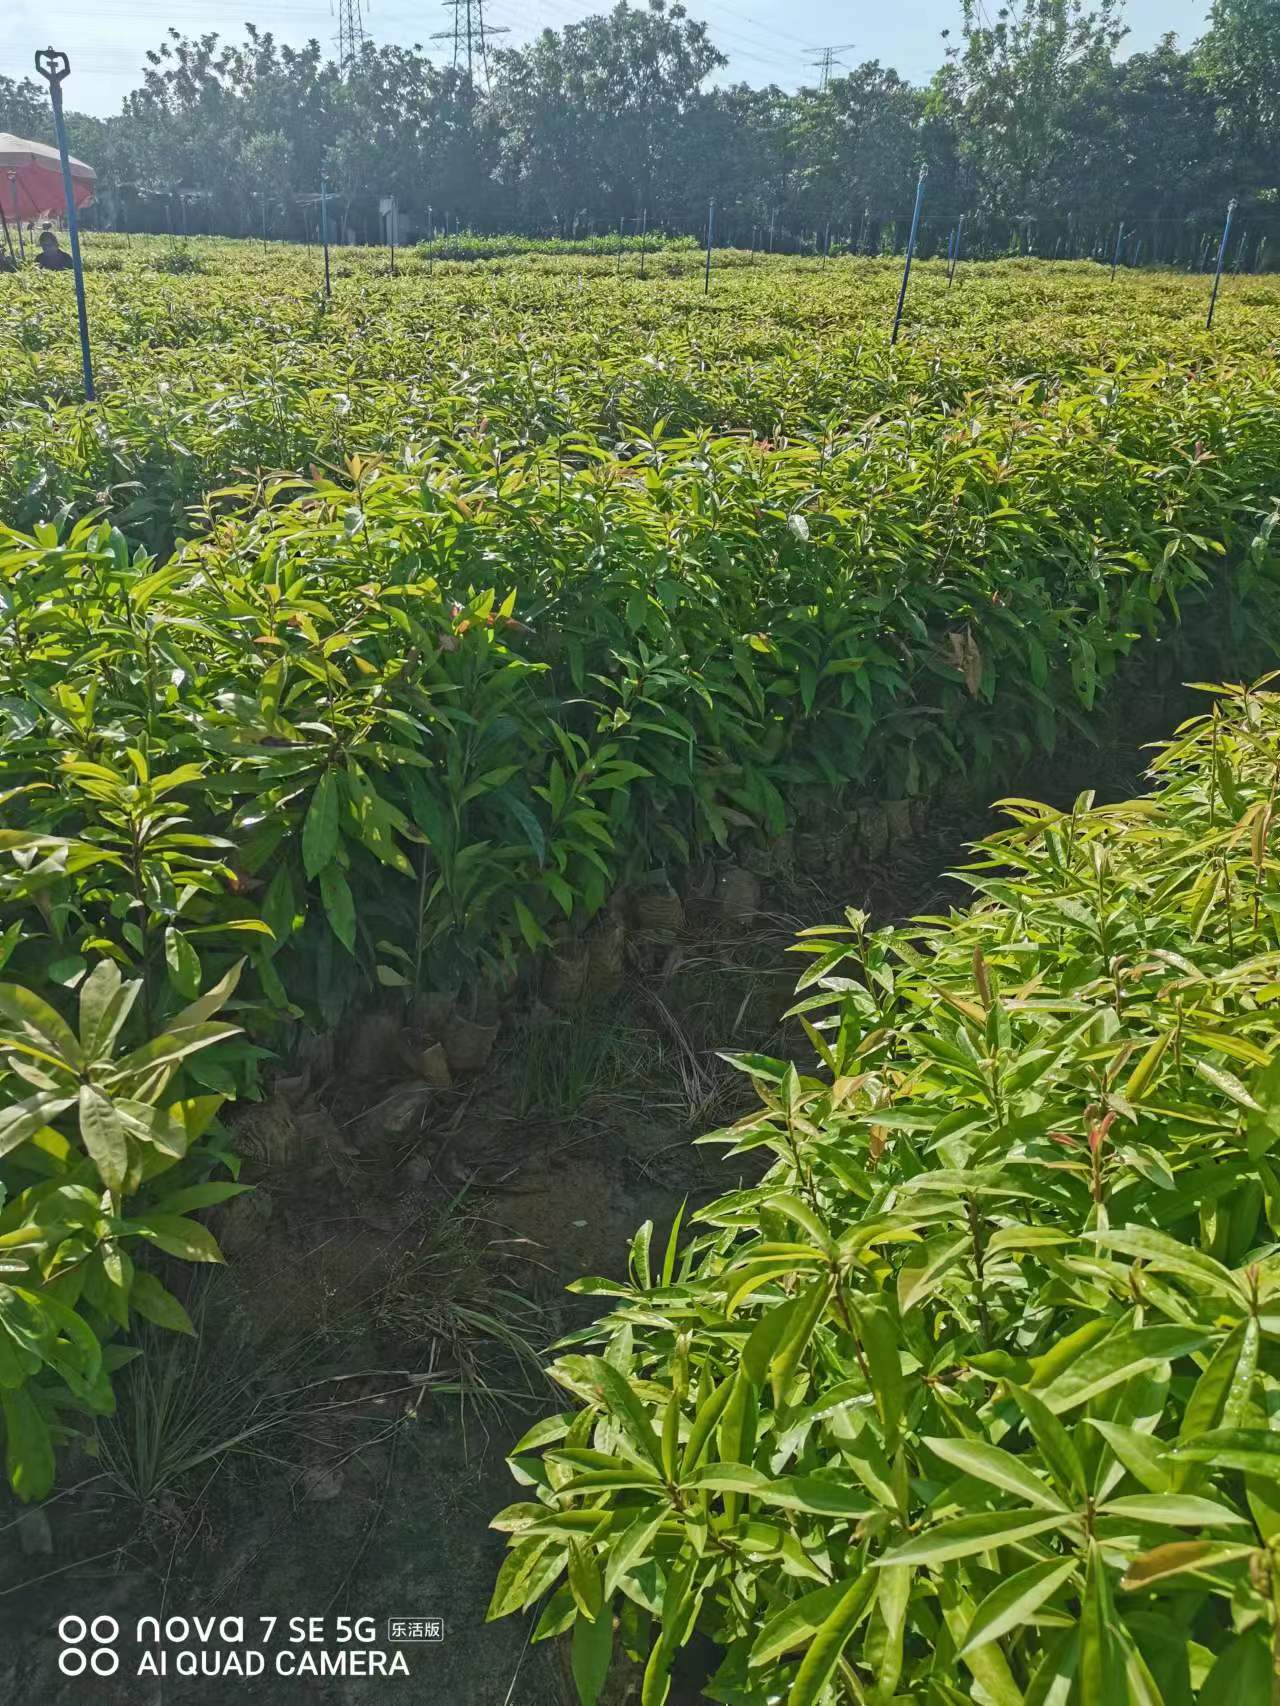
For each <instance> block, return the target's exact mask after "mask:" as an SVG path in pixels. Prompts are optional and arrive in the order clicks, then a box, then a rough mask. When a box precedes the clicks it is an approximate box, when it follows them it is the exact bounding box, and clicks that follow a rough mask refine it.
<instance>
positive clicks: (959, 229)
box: [947, 213, 964, 290]
mask: <svg viewBox="0 0 1280 1706" xmlns="http://www.w3.org/2000/svg"><path fill="white" fill-rule="evenodd" d="M963 241H964V214H963V213H962V214H961V215H960V218H959V219H958V220H957V222H956V241H955V247H954V248H953V249H952V251H951V264H950V266H949V267H948V268H947V289H948V290H950V289H951V281H952V279H953V278H954V277H955V276H956V264H957V262H958V261H959V259H960V245H961V243H963Z"/></svg>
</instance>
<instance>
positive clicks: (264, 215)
mask: <svg viewBox="0 0 1280 1706" xmlns="http://www.w3.org/2000/svg"><path fill="white" fill-rule="evenodd" d="M258 193H259V195H260V197H261V198H262V252H263V254H264V255H265V254H266V252H267V192H266V190H259V192H258Z"/></svg>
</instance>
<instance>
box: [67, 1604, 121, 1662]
mask: <svg viewBox="0 0 1280 1706" xmlns="http://www.w3.org/2000/svg"><path fill="white" fill-rule="evenodd" d="M119 1634H120V1625H119V1624H118V1623H117V1622H116V1620H115V1618H114V1617H95V1618H94V1620H93V1622H92V1623H86V1622H85V1620H84V1618H83V1617H75V1616H70V1617H64V1618H63V1619H62V1621H61V1622H60V1623H59V1624H58V1638H59V1639H60V1640H61V1642H62V1651H61V1652H60V1653H59V1654H58V1669H59V1670H60V1671H61V1672H62V1674H63V1676H83V1675H84V1673H85V1672H86V1671H87V1670H88V1671H92V1672H93V1674H94V1676H114V1675H115V1673H116V1672H117V1671H118V1670H119V1669H120V1655H119V1653H117V1652H116V1650H115V1648H114V1647H113V1646H112V1645H111V1643H112V1642H113V1641H115V1640H116V1639H117V1638H118V1636H119ZM86 1641H91V1642H93V1646H92V1647H88V1648H86V1647H85V1645H84V1643H85V1642H86Z"/></svg>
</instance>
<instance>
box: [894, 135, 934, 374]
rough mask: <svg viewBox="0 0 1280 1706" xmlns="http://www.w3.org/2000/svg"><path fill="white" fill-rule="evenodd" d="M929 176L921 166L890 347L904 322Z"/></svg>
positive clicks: (925, 168) (896, 338)
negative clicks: (912, 260) (913, 257)
mask: <svg viewBox="0 0 1280 1706" xmlns="http://www.w3.org/2000/svg"><path fill="white" fill-rule="evenodd" d="M928 176H929V168H928V166H921V168H920V176H919V178H918V179H917V180H916V205H915V210H914V212H913V213H912V215H911V235H910V236H909V237H908V238H907V261H906V265H905V266H904V267H903V269H902V285H901V288H900V289H899V291H898V306H897V309H896V311H895V313H894V316H893V331H892V332H891V333H890V334H889V347H890V348H892V347H893V345H894V344H896V343H897V341H898V328H899V326H901V324H902V310H903V307H904V306H905V304H906V300H907V284H908V282H909V281H910V278H911V257H912V256H913V255H914V254H915V252H916V233H917V232H918V231H919V229H920V206H921V203H922V202H923V201H924V181H925V179H926V178H927V177H928Z"/></svg>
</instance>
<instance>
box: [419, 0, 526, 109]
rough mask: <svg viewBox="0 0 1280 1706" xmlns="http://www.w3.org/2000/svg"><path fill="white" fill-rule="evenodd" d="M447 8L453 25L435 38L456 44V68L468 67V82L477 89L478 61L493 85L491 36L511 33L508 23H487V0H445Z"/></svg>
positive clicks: (485, 77) (438, 33) (454, 59)
mask: <svg viewBox="0 0 1280 1706" xmlns="http://www.w3.org/2000/svg"><path fill="white" fill-rule="evenodd" d="M445 10H446V11H447V12H452V13H453V28H452V29H451V30H437V31H436V32H435V34H434V35H433V36H432V37H431V39H432V41H451V42H452V43H453V68H454V70H455V71H460V70H465V71H466V74H467V82H468V83H469V84H471V86H472V87H473V88H474V86H475V84H474V72H475V62H476V60H477V59H478V60H479V61H480V63H481V65H483V67H484V81H485V87H486V88H488V86H489V37H490V36H505V35H510V33H511V32H510V30H508V29H507V28H506V26H505V25H502V24H498V25H494V24H486V23H485V21H484V0H445Z"/></svg>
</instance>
